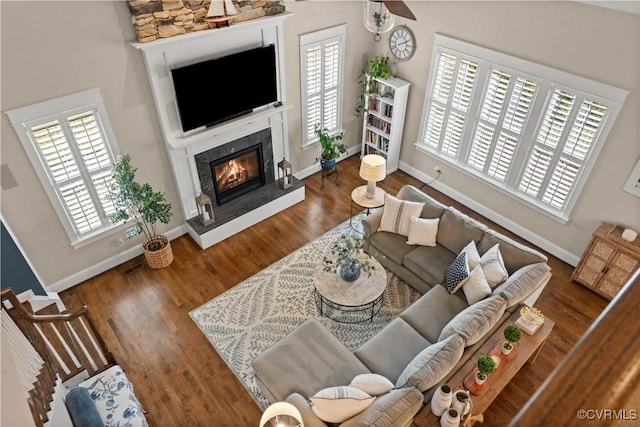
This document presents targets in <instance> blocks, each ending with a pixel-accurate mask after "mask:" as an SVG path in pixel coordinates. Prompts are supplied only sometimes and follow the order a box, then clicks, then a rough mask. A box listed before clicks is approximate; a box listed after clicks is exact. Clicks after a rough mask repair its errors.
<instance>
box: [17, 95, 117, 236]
mask: <svg viewBox="0 0 640 427" xmlns="http://www.w3.org/2000/svg"><path fill="white" fill-rule="evenodd" d="M7 115H8V116H9V118H10V120H11V123H12V125H13V126H14V128H15V129H16V132H17V133H18V136H19V137H20V140H21V142H22V144H23V146H24V148H25V150H26V152H27V154H28V155H29V158H30V160H31V163H32V164H33V166H34V168H35V169H36V172H37V173H38V176H39V177H40V180H41V182H42V185H43V186H44V188H45V190H46V191H47V194H48V195H49V198H50V199H51V202H52V203H53V205H54V207H55V209H56V211H57V213H58V215H59V216H60V220H61V221H62V223H63V225H64V227H65V230H66V231H67V233H68V235H69V238H70V239H71V242H72V243H73V244H78V243H79V242H81V241H85V240H86V239H88V238H89V237H92V236H95V235H96V234H99V233H100V232H102V231H105V230H107V229H110V228H112V224H111V223H110V222H109V220H108V218H107V215H108V214H109V213H112V212H114V210H115V209H114V207H113V204H112V203H111V202H110V201H108V200H106V198H105V196H106V194H108V190H109V185H110V182H111V173H112V166H113V165H114V163H115V152H116V146H115V138H114V137H113V135H112V132H111V131H110V127H109V124H108V122H107V115H106V111H105V109H104V105H103V101H102V99H101V97H100V93H99V90H98V89H93V90H88V91H85V92H81V93H77V94H73V95H69V96H65V97H62V98H57V99H53V100H49V101H44V102H41V103H38V104H35V105H30V106H27V107H23V108H18V109H15V110H11V111H8V112H7Z"/></svg>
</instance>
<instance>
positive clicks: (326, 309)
mask: <svg viewBox="0 0 640 427" xmlns="http://www.w3.org/2000/svg"><path fill="white" fill-rule="evenodd" d="M314 294H315V300H316V306H317V307H318V310H319V311H320V316H324V317H327V318H329V319H331V320H333V321H334V322H340V323H364V322H366V321H369V322H372V321H373V317H374V316H375V315H376V314H378V313H379V312H380V309H381V308H382V305H383V302H384V294H381V295H380V296H379V297H377V298H376V299H374V300H373V301H371V302H368V303H366V304H362V305H355V306H346V305H341V304H337V303H335V302H333V301H330V300H328V299H327V298H325V297H323V296H322V294H320V292H318V290H317V289H314Z"/></svg>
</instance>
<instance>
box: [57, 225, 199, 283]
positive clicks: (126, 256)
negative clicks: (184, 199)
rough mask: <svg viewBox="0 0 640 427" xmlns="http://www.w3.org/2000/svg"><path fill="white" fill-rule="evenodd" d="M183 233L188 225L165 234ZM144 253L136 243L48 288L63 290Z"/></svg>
mask: <svg viewBox="0 0 640 427" xmlns="http://www.w3.org/2000/svg"><path fill="white" fill-rule="evenodd" d="M183 234H187V225H186V224H184V225H181V226H179V227H176V228H173V229H171V230H169V231H167V232H166V233H164V235H165V236H167V238H168V239H169V240H173V239H176V238H178V237H180V236H182V235H183ZM142 254H143V250H142V245H135V246H134V247H132V248H129V249H127V250H125V251H123V252H121V253H119V254H117V255H115V256H112V257H111V258H107V259H105V260H103V261H100V262H99V263H97V264H94V265H92V266H91V267H88V268H85V269H84V270H81V271H79V272H77V273H74V274H72V275H71V276H68V277H65V278H64V279H61V280H58V281H57V282H55V283H53V284H51V285H49V286H47V289H48V290H49V291H52V292H62V291H65V290H67V289H69V288H72V287H73V286H75V285H77V284H79V283H82V282H84V281H85V280H88V279H91V278H92V277H95V276H97V275H98V274H100V273H104V272H105V271H107V270H110V269H112V268H114V267H117V266H118V265H120V264H122V263H123V262H126V261H129V260H131V259H133V258H135V257H137V256H140V255H142Z"/></svg>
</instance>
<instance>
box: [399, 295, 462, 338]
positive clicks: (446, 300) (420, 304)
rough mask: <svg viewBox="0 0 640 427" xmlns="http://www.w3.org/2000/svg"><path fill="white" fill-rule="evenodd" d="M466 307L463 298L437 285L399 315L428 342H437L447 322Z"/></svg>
mask: <svg viewBox="0 0 640 427" xmlns="http://www.w3.org/2000/svg"><path fill="white" fill-rule="evenodd" d="M467 307H468V304H467V302H466V300H465V299H464V298H460V297H458V296H457V295H450V294H449V293H448V292H447V290H446V289H445V288H444V286H440V285H438V286H434V287H433V288H431V289H430V290H429V291H428V292H427V293H426V294H424V295H422V296H421V297H420V298H419V299H418V300H417V301H416V302H414V303H413V304H411V305H410V306H409V307H408V308H407V309H406V310H405V311H404V312H402V314H400V317H401V318H402V319H403V320H404V321H405V322H407V323H408V324H409V325H411V326H412V327H413V329H415V330H416V331H418V332H419V333H420V335H422V336H423V337H425V338H426V339H427V340H428V341H429V342H437V341H438V338H439V337H440V332H442V329H443V328H444V327H445V326H446V325H447V323H449V321H450V320H451V319H453V318H454V317H455V316H456V315H457V314H458V313H460V312H461V311H462V310H464V309H465V308H467Z"/></svg>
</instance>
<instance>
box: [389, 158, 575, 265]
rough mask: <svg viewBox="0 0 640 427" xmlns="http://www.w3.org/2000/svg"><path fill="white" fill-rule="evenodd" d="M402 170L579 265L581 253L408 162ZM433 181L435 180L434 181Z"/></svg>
mask: <svg viewBox="0 0 640 427" xmlns="http://www.w3.org/2000/svg"><path fill="white" fill-rule="evenodd" d="M400 170H401V171H403V172H405V173H407V174H409V175H411V176H412V177H414V178H416V179H419V180H420V181H422V182H431V184H429V185H430V186H431V187H433V188H435V189H436V190H438V191H440V192H441V193H443V194H446V195H447V196H449V197H451V198H452V199H455V200H457V201H458V202H460V203H462V204H463V205H465V206H467V207H468V208H471V209H473V210H474V211H476V212H478V213H479V214H480V215H482V216H484V217H486V218H488V219H490V220H491V221H493V222H495V223H496V224H499V225H500V226H502V227H504V228H506V229H507V230H509V231H511V232H512V233H515V234H517V235H518V236H520V237H522V238H523V239H526V240H528V241H529V242H531V243H533V244H534V245H536V246H538V247H539V248H540V249H542V250H544V251H546V252H548V253H550V254H551V255H553V256H555V257H556V258H559V259H561V260H562V261H564V262H566V263H567V264H569V265H572V266H574V267H575V266H576V265H578V261H579V260H580V256H579V255H575V254H573V253H571V252H569V251H567V250H566V249H564V248H561V247H560V246H558V245H556V244H555V243H553V242H550V241H549V240H547V239H543V238H542V237H540V236H539V235H537V234H535V233H532V232H531V231H529V230H528V229H527V228H525V227H523V226H521V225H520V224H518V223H516V222H514V221H512V220H510V219H509V218H507V217H505V216H503V215H501V214H499V213H497V212H496V211H494V210H492V209H489V208H488V207H486V206H485V205H483V204H482V203H480V202H478V201H476V200H474V199H472V198H470V197H469V196H467V195H465V194H463V193H460V192H459V191H457V190H454V189H453V188H451V187H449V186H447V185H446V184H444V183H442V182H441V181H437V180H436V181H434V177H432V176H429V175H427V174H426V173H424V172H422V171H420V170H418V169H416V168H414V167H413V166H410V165H408V164H406V163H405V162H402V161H401V162H400ZM432 181H433V182H432Z"/></svg>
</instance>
